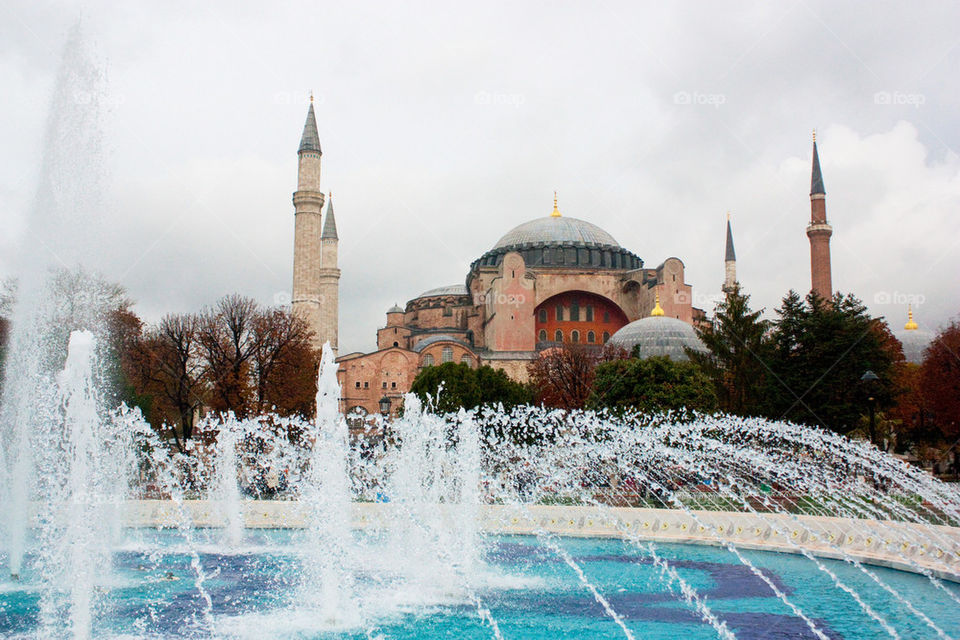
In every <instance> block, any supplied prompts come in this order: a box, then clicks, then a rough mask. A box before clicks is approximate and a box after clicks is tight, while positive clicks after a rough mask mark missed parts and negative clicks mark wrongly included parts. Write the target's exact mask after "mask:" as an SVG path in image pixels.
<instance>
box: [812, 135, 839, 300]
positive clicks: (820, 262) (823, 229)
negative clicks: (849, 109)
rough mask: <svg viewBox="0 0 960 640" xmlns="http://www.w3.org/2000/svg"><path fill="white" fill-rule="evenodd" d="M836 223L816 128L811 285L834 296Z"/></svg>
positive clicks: (813, 172) (817, 292)
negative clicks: (832, 244)
mask: <svg viewBox="0 0 960 640" xmlns="http://www.w3.org/2000/svg"><path fill="white" fill-rule="evenodd" d="M832 235H833V227H831V226H830V223H828V222H827V196H826V192H825V191H824V189H823V174H821V173H820V154H819V153H817V132H816V131H814V132H813V165H812V169H811V172H810V224H809V225H807V237H808V238H810V289H811V290H812V291H813V292H815V293H816V294H817V295H819V296H820V297H821V298H830V297H832V296H833V281H832V275H831V271H830V236H832Z"/></svg>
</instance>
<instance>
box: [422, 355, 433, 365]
mask: <svg viewBox="0 0 960 640" xmlns="http://www.w3.org/2000/svg"><path fill="white" fill-rule="evenodd" d="M423 366H425V367H432V366H433V356H432V355H430V354H429V353H428V354H427V355H425V356H423Z"/></svg>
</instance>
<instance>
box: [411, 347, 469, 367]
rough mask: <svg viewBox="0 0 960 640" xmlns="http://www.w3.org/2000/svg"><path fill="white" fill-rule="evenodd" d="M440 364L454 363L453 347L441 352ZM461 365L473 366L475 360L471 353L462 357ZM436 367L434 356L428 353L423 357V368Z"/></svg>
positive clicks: (445, 348)
mask: <svg viewBox="0 0 960 640" xmlns="http://www.w3.org/2000/svg"><path fill="white" fill-rule="evenodd" d="M440 362H441V363H443V362H453V347H444V348H443V349H441V350H440ZM460 364H473V358H471V357H470V354H469V353H465V354H463V355H462V356H460ZM433 365H434V359H433V354H431V353H428V354H427V355H425V356H423V366H425V367H432V366H433Z"/></svg>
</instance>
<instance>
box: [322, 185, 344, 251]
mask: <svg viewBox="0 0 960 640" xmlns="http://www.w3.org/2000/svg"><path fill="white" fill-rule="evenodd" d="M348 204H349V203H348ZM347 213H349V211H348V212H347ZM320 238H321V239H323V238H332V239H334V240H336V239H337V220H336V218H334V216H333V194H332V193H331V194H330V197H329V198H327V214H326V217H325V218H324V220H323V230H322V231H321V232H320Z"/></svg>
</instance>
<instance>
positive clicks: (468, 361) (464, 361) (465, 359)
mask: <svg viewBox="0 0 960 640" xmlns="http://www.w3.org/2000/svg"><path fill="white" fill-rule="evenodd" d="M460 364H465V365H473V358H471V357H470V354H468V353H465V354H463V355H462V356H460Z"/></svg>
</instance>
